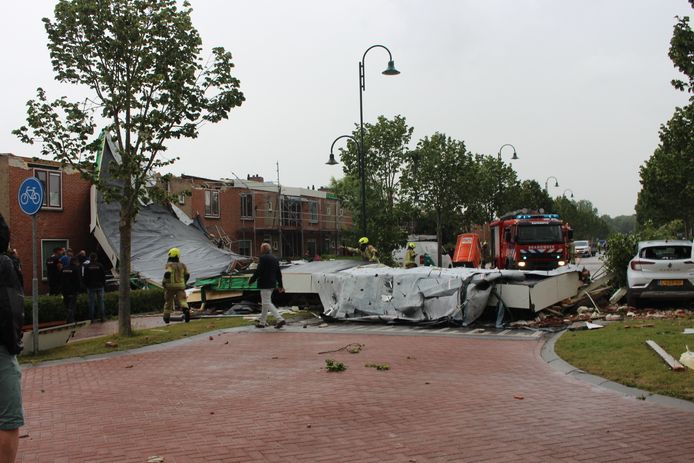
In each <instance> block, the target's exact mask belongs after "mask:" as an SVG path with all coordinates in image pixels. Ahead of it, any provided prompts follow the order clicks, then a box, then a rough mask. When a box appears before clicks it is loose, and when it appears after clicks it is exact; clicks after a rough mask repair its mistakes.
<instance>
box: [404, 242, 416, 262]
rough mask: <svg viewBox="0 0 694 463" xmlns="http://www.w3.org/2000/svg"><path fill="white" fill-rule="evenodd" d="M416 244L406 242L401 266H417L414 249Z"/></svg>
mask: <svg viewBox="0 0 694 463" xmlns="http://www.w3.org/2000/svg"><path fill="white" fill-rule="evenodd" d="M416 247H417V245H416V244H414V243H412V242H409V243H407V251H405V260H404V261H403V266H404V267H405V268H413V267H416V266H417V263H416V262H415V258H416V257H417V251H415V250H414V248H416Z"/></svg>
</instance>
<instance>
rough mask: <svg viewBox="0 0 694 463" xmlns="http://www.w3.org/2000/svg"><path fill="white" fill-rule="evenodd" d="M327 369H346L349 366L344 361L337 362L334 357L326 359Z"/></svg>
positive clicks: (333, 370)
mask: <svg viewBox="0 0 694 463" xmlns="http://www.w3.org/2000/svg"><path fill="white" fill-rule="evenodd" d="M325 369H326V371H328V372H338V371H345V370H346V369H347V367H346V366H345V364H344V363H342V362H336V361H335V360H333V359H325Z"/></svg>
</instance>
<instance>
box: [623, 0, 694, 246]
mask: <svg viewBox="0 0 694 463" xmlns="http://www.w3.org/2000/svg"><path fill="white" fill-rule="evenodd" d="M689 3H690V5H691V6H692V8H693V9H694V0H690V1H689ZM668 55H669V56H670V59H672V62H673V64H674V65H675V67H676V68H677V69H678V70H679V71H680V72H681V73H682V74H683V77H682V78H679V79H674V80H673V81H672V85H673V86H674V87H675V88H676V89H678V90H681V91H684V92H687V93H689V94H690V95H691V96H690V98H689V104H688V105H686V106H684V107H682V108H676V109H675V113H674V115H673V116H672V118H671V119H670V120H669V121H668V122H667V124H664V125H662V126H661V128H660V144H659V145H658V147H657V148H656V150H655V152H654V153H653V155H652V156H651V157H650V159H649V160H648V161H646V162H645V163H644V165H642V166H641V168H640V176H641V191H640V192H639V196H638V200H637V204H636V215H637V220H638V223H639V224H640V225H645V224H646V223H649V222H650V223H652V224H653V225H655V226H661V225H664V224H666V223H668V222H670V221H673V220H680V221H681V222H682V224H683V228H684V233H685V234H686V235H687V236H688V237H691V236H692V234H694V31H693V30H692V28H691V26H690V24H689V17H688V16H684V17H678V18H677V23H676V24H675V27H674V30H673V34H672V39H671V40H670V51H669V53H668Z"/></svg>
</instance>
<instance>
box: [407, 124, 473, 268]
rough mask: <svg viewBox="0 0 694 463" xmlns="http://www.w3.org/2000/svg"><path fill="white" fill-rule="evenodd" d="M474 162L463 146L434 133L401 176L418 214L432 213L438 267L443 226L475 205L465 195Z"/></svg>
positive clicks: (418, 150)
mask: <svg viewBox="0 0 694 463" xmlns="http://www.w3.org/2000/svg"><path fill="white" fill-rule="evenodd" d="M474 162H475V161H474V158H473V156H472V155H471V154H470V153H468V152H467V150H466V149H465V143H463V142H462V141H458V140H454V139H452V138H451V137H447V136H446V135H445V134H443V133H438V132H436V133H434V134H433V135H432V136H431V137H424V138H423V139H421V140H420V141H419V143H417V148H416V154H415V155H414V156H412V157H411V158H410V160H409V161H408V163H407V166H406V168H405V170H404V172H403V180H402V182H403V190H404V191H406V192H407V195H408V196H409V197H410V199H411V200H412V201H413V202H414V203H415V204H416V205H417V206H419V208H420V210H429V211H433V212H434V213H435V218H436V236H437V241H438V246H439V248H438V265H439V266H440V265H441V250H442V248H441V245H442V239H443V237H442V229H443V227H444V225H446V224H450V223H451V222H452V221H453V220H455V219H456V217H460V213H461V212H462V211H464V210H466V209H467V208H468V207H469V205H470V204H471V203H473V202H474V201H475V198H474V197H471V196H469V195H467V194H466V192H467V191H468V190H469V189H470V186H471V185H472V184H473V178H474V177H473V175H474Z"/></svg>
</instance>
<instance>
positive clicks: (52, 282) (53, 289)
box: [46, 247, 63, 296]
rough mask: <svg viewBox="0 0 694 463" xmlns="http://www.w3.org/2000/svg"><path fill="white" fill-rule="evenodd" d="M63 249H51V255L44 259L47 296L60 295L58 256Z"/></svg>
mask: <svg viewBox="0 0 694 463" xmlns="http://www.w3.org/2000/svg"><path fill="white" fill-rule="evenodd" d="M62 251H63V248H60V247H58V248H53V254H51V255H50V256H49V257H48V259H46V276H47V277H48V294H50V295H51V296H57V295H58V294H60V270H61V269H60V256H61V254H62Z"/></svg>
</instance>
